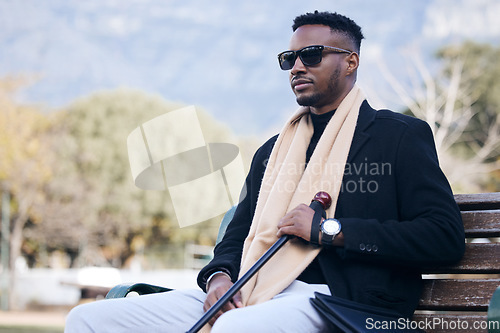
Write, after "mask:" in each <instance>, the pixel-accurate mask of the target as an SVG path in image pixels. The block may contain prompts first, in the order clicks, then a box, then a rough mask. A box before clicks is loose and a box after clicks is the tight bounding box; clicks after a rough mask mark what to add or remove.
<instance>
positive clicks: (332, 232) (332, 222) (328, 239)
mask: <svg viewBox="0 0 500 333" xmlns="http://www.w3.org/2000/svg"><path fill="white" fill-rule="evenodd" d="M340 230H342V226H341V225H340V221H339V220H337V219H325V220H323V222H321V245H323V246H331V245H332V242H333V240H334V239H335V236H337V235H338V234H339V233H340Z"/></svg>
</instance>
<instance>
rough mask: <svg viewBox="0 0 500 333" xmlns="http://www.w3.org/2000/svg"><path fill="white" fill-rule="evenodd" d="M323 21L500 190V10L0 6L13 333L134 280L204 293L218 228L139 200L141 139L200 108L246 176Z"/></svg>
mask: <svg viewBox="0 0 500 333" xmlns="http://www.w3.org/2000/svg"><path fill="white" fill-rule="evenodd" d="M316 9H318V10H320V11H321V10H329V11H337V12H339V13H341V14H344V15H347V16H349V17H350V18H352V19H353V20H354V21H356V22H357V23H358V24H359V25H360V26H361V27H362V28H363V33H364V35H365V38H366V39H365V40H364V41H363V43H362V48H361V65H360V69H359V75H358V84H359V85H360V86H361V88H362V89H363V90H364V91H365V93H366V95H367V96H368V99H369V101H370V103H371V104H372V106H374V107H376V108H389V109H392V110H394V111H398V112H404V113H407V114H411V115H414V116H417V117H419V118H422V119H424V120H426V121H428V122H429V124H430V125H431V127H432V129H433V131H434V135H435V138H436V146H437V149H438V153H439V157H440V162H441V164H442V167H443V169H444V171H445V173H446V175H447V176H448V178H449V180H450V182H451V184H452V187H453V189H454V191H455V193H473V192H492V191H500V117H499V114H500V81H499V79H498V77H500V60H499V59H500V21H499V20H498V19H497V17H498V15H499V14H500V3H499V2H498V1H495V0H421V1H410V0H373V1H369V0H351V1H347V0H338V1H327V0H311V1H296V0H287V1H267V0H254V1H250V2H248V1H245V2H235V1H229V0H226V1H225V0H214V1H210V2H208V1H201V0H200V1H197V0H122V1H118V0H99V1H97V0H89V1H78V0H45V1H39V0H0V50H1V51H0V193H1V213H2V215H1V217H2V220H1V221H2V225H1V235H2V243H1V248H0V251H1V259H2V261H1V263H2V266H1V277H2V278H1V280H2V281H1V292H0V296H1V299H0V303H1V304H0V305H1V309H2V310H3V311H1V312H0V332H3V331H2V329H3V330H4V331H9V332H14V328H12V327H11V326H16V325H17V326H19V325H20V324H19V323H17V322H16V321H15V314H16V313H21V314H25V313H26V312H27V311H31V312H33V311H34V312H35V313H37V311H47V310H51V311H56V312H57V315H56V316H55V317H54V322H51V323H50V324H47V323H42V322H43V320H38V321H37V320H35V319H34V322H33V325H35V326H36V325H39V326H44V325H45V326H47V325H48V326H50V325H52V326H54V325H55V326H56V328H55V329H54V331H61V328H60V327H61V325H62V324H61V323H62V318H63V316H64V314H65V313H66V311H67V310H68V309H69V308H71V307H72V306H74V305H76V304H78V303H79V302H82V301H87V300H89V299H90V300H95V299H96V298H99V297H101V295H102V294H103V293H105V292H104V291H105V290H107V289H109V287H111V286H112V285H114V284H117V283H120V282H127V281H141V282H150V283H156V284H162V285H165V286H169V287H174V288H181V287H196V283H195V278H196V272H197V270H198V269H199V268H200V267H202V266H203V265H204V264H205V263H206V262H207V261H208V260H209V259H210V256H211V250H212V247H213V245H214V242H215V238H216V235H217V229H218V224H219V222H220V218H221V217H218V218H215V219H212V220H209V221H206V222H203V223H199V224H196V225H194V226H190V227H186V228H179V226H178V223H177V221H176V217H175V214H174V211H173V207H172V203H171V200H170V197H169V193H168V191H144V190H141V189H138V188H136V187H135V186H134V183H133V180H132V176H131V172H130V166H129V162H128V156H127V147H126V138H127V136H128V134H129V133H130V132H131V131H132V130H134V129H135V128H136V127H137V126H139V125H140V124H142V123H144V122H145V121H148V120H150V119H152V118H154V117H156V116H158V115H161V114H164V113H166V112H169V111H172V110H174V109H178V108H180V107H184V106H186V105H195V106H196V107H197V110H198V111H199V114H198V117H199V120H200V123H201V124H202V129H203V134H204V136H205V139H206V141H207V142H225V143H232V144H235V145H237V146H238V147H239V149H240V152H241V155H242V158H243V161H244V164H245V167H246V168H247V169H246V170H248V165H249V163H250V160H251V157H252V155H253V153H254V152H255V150H256V149H257V148H258V147H259V145H260V144H262V143H263V142H264V141H265V140H267V138H269V137H270V136H271V135H274V134H276V133H277V132H278V131H279V130H280V128H281V126H282V124H283V122H284V121H285V120H286V119H287V118H288V117H289V116H290V114H291V113H292V112H293V111H294V110H295V108H296V103H295V98H294V95H293V93H292V92H291V89H290V87H289V84H288V73H287V72H283V71H281V70H280V69H279V66H278V63H277V57H276V55H277V54H278V53H279V52H281V51H283V50H286V49H288V42H289V38H290V36H291V33H292V31H291V25H292V21H293V18H294V17H295V16H297V15H300V14H303V13H305V12H308V11H314V10H316ZM179 140H182V138H179ZM103 290H104V291H103ZM44 318H49V317H47V315H46V316H44ZM2 320H4V321H5V322H4V323H3V324H2ZM21 321H22V320H21ZM22 324H23V325H26V320H24V322H23V321H22ZM2 325H3V326H2ZM2 327H3V328H2ZM18 329H19V328H18Z"/></svg>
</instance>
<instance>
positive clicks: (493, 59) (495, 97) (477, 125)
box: [437, 41, 500, 161]
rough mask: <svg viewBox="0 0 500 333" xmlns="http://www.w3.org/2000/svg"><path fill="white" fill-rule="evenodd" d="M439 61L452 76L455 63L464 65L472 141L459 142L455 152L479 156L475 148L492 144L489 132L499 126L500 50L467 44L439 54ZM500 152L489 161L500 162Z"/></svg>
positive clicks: (468, 128) (463, 83) (469, 139)
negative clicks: (497, 123)
mask: <svg viewBox="0 0 500 333" xmlns="http://www.w3.org/2000/svg"><path fill="white" fill-rule="evenodd" d="M437 57H438V59H441V60H442V61H443V62H444V63H445V67H444V74H445V75H447V76H448V77H449V76H450V75H451V74H450V73H451V71H452V68H451V67H452V64H453V61H455V60H457V59H460V60H461V61H463V68H462V82H461V84H462V87H463V91H464V92H466V93H467V94H468V95H469V96H468V97H469V98H468V100H470V101H471V102H472V103H471V107H472V110H473V112H474V116H473V117H472V118H471V121H470V122H469V124H468V127H467V129H466V132H467V134H469V135H471V137H472V139H471V138H468V139H467V142H464V141H461V142H458V145H456V147H455V151H458V152H462V154H465V155H466V156H469V157H470V156H471V155H473V154H474V153H475V149H471V148H475V147H483V146H484V145H485V144H487V142H488V136H489V134H490V133H489V132H488V130H487V129H488V128H490V127H491V125H492V124H495V123H496V122H497V119H498V118H499V116H500V79H499V78H500V61H498V59H500V47H494V46H492V45H490V44H478V43H474V42H470V41H469V42H465V43H463V44H460V45H454V46H448V47H445V48H443V49H441V50H440V51H439V52H438V53H437ZM499 154H500V152H499V151H498V149H494V153H493V154H491V155H490V156H488V158H487V160H488V161H494V160H496V159H498V156H499Z"/></svg>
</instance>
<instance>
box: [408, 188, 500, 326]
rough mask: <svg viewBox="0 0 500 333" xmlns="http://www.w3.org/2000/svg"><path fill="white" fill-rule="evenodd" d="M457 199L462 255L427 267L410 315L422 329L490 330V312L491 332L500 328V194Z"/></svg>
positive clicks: (474, 195)
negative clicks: (463, 239)
mask: <svg viewBox="0 0 500 333" xmlns="http://www.w3.org/2000/svg"><path fill="white" fill-rule="evenodd" d="M455 200H456V201H457V203H458V206H459V207H460V211H461V212H462V220H463V223H464V228H465V236H466V242H467V243H466V248H465V255H464V257H463V258H462V260H461V261H460V262H459V263H458V264H457V265H454V266H449V267H440V268H439V269H434V270H429V271H427V272H425V273H426V274H424V279H425V281H424V282H425V284H424V291H423V293H422V297H421V299H420V304H419V306H418V310H417V312H416V314H415V316H414V318H413V319H414V320H415V322H416V323H417V322H420V325H421V327H422V328H424V329H425V331H426V332H464V333H465V332H475V333H476V332H488V327H487V326H486V325H488V317H489V320H490V321H491V324H489V325H490V326H491V328H493V329H490V331H491V332H500V327H499V326H498V325H500V324H499V320H500V289H498V287H499V286H500V238H498V237H500V193H481V194H459V195H455ZM495 291H496V292H495ZM493 293H495V298H494V299H492V295H493ZM490 300H491V304H490ZM495 320H496V323H495V322H494V321H495ZM495 324H496V327H495ZM459 325H460V326H459ZM478 325H479V326H478ZM481 325H482V326H481ZM495 328H496V330H494V329H495Z"/></svg>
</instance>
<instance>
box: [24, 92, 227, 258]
mask: <svg viewBox="0 0 500 333" xmlns="http://www.w3.org/2000/svg"><path fill="white" fill-rule="evenodd" d="M180 106H181V105H180V104H175V103H168V102H166V101H165V100H163V99H161V98H160V97H158V96H153V95H148V94H145V93H143V92H140V91H135V90H129V89H119V90H115V91H105V92H99V93H95V94H93V95H91V96H88V97H85V98H82V99H80V100H78V101H75V102H74V103H72V104H71V105H69V106H68V107H67V108H65V109H64V110H62V111H61V112H59V113H58V114H57V115H55V116H54V118H53V119H52V123H53V126H52V128H51V133H52V136H53V138H54V139H55V141H53V142H52V150H53V151H54V152H55V156H56V160H55V161H54V163H53V167H54V170H55V171H54V173H55V174H56V175H57V177H54V179H53V180H52V181H51V183H50V184H48V185H47V186H46V187H45V191H46V195H47V198H48V201H47V202H46V203H45V205H44V206H43V207H40V212H41V213H40V214H41V215H42V216H44V219H43V222H42V223H40V224H38V225H36V226H34V227H33V228H32V229H31V232H30V239H32V240H35V241H34V243H36V244H47V246H48V247H50V248H49V250H54V249H56V248H57V247H63V249H64V251H66V252H68V253H72V254H73V260H76V262H74V263H73V264H74V265H76V266H83V265H109V264H111V265H114V266H117V267H119V266H121V265H123V264H124V263H125V262H126V261H127V259H129V258H130V257H131V256H132V255H133V254H134V252H136V251H139V250H140V249H139V250H138V249H137V244H146V245H145V246H146V250H148V249H150V250H152V249H154V248H155V247H157V246H160V245H161V244H165V243H168V244H173V245H177V246H178V248H179V249H180V247H181V246H182V245H183V243H184V242H185V241H186V240H190V241H197V242H199V243H212V244H213V240H214V239H215V236H216V232H217V231H216V230H217V226H218V221H215V220H214V221H211V222H207V223H203V224H202V225H199V226H194V227H190V228H186V229H179V227H178V225H177V223H176V221H175V218H174V212H173V208H172V205H171V201H170V199H169V196H168V192H158V191H144V190H141V189H138V188H136V187H135V186H134V184H133V181H132V177H131V172H130V166H129V161H128V154H127V146H126V142H127V136H128V135H129V134H130V132H131V131H132V130H133V129H135V128H136V127H138V126H139V125H141V124H142V123H144V122H145V121H147V120H150V119H152V118H154V117H156V116H158V115H161V114H164V113H166V112H169V111H171V110H173V109H177V108H179V107H180ZM199 117H200V118H201V119H200V122H201V124H202V125H205V129H204V130H205V137H206V140H207V142H221V141H222V142H227V141H228V140H230V137H229V135H228V130H227V128H225V127H224V126H222V125H220V124H217V123H216V122H215V121H214V120H213V119H210V117H209V116H208V115H207V114H205V113H203V112H200V113H199ZM207 228H208V229H209V230H210V232H209V233H207V232H206V229H207ZM204 229H205V230H204ZM141 246H142V245H141ZM181 253H182V251H181ZM172 255H173V254H172ZM180 259H182V255H181V256H180ZM177 265H179V263H177Z"/></svg>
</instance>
